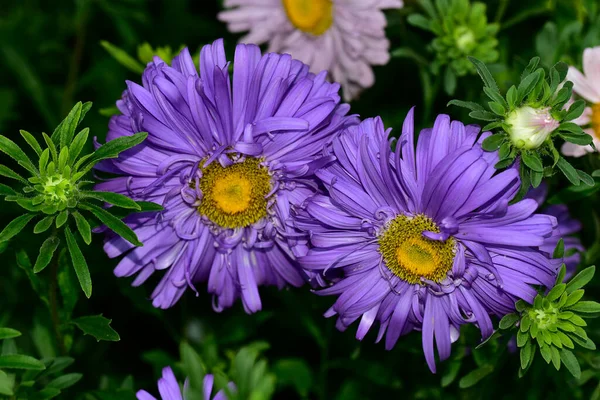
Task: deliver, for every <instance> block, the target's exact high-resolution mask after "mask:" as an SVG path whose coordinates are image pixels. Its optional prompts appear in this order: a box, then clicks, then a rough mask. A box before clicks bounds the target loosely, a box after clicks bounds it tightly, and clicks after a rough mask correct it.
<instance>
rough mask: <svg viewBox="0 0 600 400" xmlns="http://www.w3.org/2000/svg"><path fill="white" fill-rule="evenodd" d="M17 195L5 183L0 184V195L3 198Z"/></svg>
mask: <svg viewBox="0 0 600 400" xmlns="http://www.w3.org/2000/svg"><path fill="white" fill-rule="evenodd" d="M16 194H17V193H16V192H15V191H14V190H13V188H11V187H10V186H7V185H5V184H3V183H0V195H2V196H14V195H16Z"/></svg>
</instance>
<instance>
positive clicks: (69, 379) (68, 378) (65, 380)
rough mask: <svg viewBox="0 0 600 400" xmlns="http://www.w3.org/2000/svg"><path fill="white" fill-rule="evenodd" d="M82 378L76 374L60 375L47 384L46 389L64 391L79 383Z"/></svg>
mask: <svg viewBox="0 0 600 400" xmlns="http://www.w3.org/2000/svg"><path fill="white" fill-rule="evenodd" d="M82 377H83V375H82V374H77V373H73V374H66V375H62V376H59V377H58V378H55V379H53V380H51V381H50V382H48V385H46V387H50V388H55V389H59V390H64V389H67V388H70V387H71V386H73V385H74V384H76V383H77V382H79V381H80V380H81V378H82Z"/></svg>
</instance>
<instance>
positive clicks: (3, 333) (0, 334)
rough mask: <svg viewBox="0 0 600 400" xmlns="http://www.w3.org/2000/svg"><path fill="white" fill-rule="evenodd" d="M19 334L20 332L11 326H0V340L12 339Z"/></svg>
mask: <svg viewBox="0 0 600 400" xmlns="http://www.w3.org/2000/svg"><path fill="white" fill-rule="evenodd" d="M19 336H21V332H19V331H18V330H16V329H11V328H0V340H3V339H12V338H16V337H19Z"/></svg>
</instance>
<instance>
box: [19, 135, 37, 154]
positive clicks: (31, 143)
mask: <svg viewBox="0 0 600 400" xmlns="http://www.w3.org/2000/svg"><path fill="white" fill-rule="evenodd" d="M19 133H20V134H21V136H23V139H25V141H26V142H27V144H29V146H31V148H32V149H33V151H35V152H36V154H37V155H38V156H41V155H42V147H41V146H40V143H39V142H38V141H37V140H36V138H34V137H33V135H32V134H31V133H29V132H27V131H24V130H20V131H19Z"/></svg>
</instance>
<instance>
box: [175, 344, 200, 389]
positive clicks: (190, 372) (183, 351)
mask: <svg viewBox="0 0 600 400" xmlns="http://www.w3.org/2000/svg"><path fill="white" fill-rule="evenodd" d="M179 353H180V355H181V361H182V362H183V366H184V369H185V373H186V374H187V376H189V379H190V384H191V387H192V388H193V389H197V390H202V387H203V379H204V375H205V371H204V366H203V365H202V359H201V358H200V356H199V355H198V353H197V352H196V350H194V348H193V347H192V346H190V345H189V344H188V343H186V342H182V343H181V344H180V345H179Z"/></svg>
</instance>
